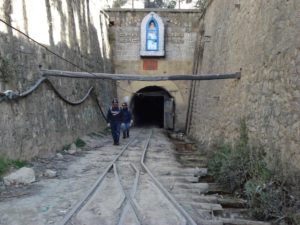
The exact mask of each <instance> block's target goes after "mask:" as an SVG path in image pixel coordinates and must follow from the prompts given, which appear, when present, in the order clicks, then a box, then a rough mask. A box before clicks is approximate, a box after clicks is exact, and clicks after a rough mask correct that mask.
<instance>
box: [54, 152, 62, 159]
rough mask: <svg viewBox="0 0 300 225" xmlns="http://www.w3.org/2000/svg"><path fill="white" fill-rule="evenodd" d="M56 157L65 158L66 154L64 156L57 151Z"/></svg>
mask: <svg viewBox="0 0 300 225" xmlns="http://www.w3.org/2000/svg"><path fill="white" fill-rule="evenodd" d="M56 157H57V158H58V159H63V158H64V156H63V155H62V154H61V153H57V154H56Z"/></svg>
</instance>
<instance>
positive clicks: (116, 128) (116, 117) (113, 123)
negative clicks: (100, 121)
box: [107, 98, 123, 145]
mask: <svg viewBox="0 0 300 225" xmlns="http://www.w3.org/2000/svg"><path fill="white" fill-rule="evenodd" d="M122 119H123V110H122V108H120V107H119V103H118V99H116V98H114V99H113V100H112V106H111V107H110V108H109V110H108V112H107V127H111V134H112V137H113V140H114V145H119V139H120V127H121V123H122Z"/></svg>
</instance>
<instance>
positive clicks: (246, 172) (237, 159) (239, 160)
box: [208, 120, 299, 224]
mask: <svg viewBox="0 0 300 225" xmlns="http://www.w3.org/2000/svg"><path fill="white" fill-rule="evenodd" d="M212 152H213V153H212V154H211V155H210V156H209V160H208V171H209V174H211V175H212V176H213V177H214V178H215V179H216V181H217V182H218V183H220V184H221V185H224V186H225V187H226V188H228V189H230V190H231V191H232V192H236V193H240V194H241V195H242V196H243V197H246V198H247V199H248V203H249V207H250V211H251V213H252V215H253V216H254V217H255V218H257V219H263V220H266V219H274V218H277V219H278V218H280V220H284V221H285V222H286V224H297V223H296V222H294V221H296V219H295V216H294V215H295V213H296V211H297V202H298V200H297V197H295V196H292V195H291V192H292V191H291V188H292V187H293V186H295V185H296V186H298V185H299V183H295V184H294V185H293V184H289V185H288V183H287V178H286V175H285V174H283V173H279V171H283V169H282V166H280V163H277V168H274V169H272V170H270V169H269V168H268V166H267V163H266V161H265V152H264V150H263V148H261V147H258V146H253V145H250V144H249V139H248V131H247V126H246V123H245V121H244V120H242V121H241V124H240V137H239V139H238V140H236V141H235V142H234V143H233V144H226V143H221V144H218V145H216V146H215V149H214V150H213V151H212ZM277 160H278V162H279V161H280V160H279V159H277ZM291 177H295V176H291ZM298 206H299V203H298ZM283 218H284V219H283ZM278 220H279V219H278Z"/></svg>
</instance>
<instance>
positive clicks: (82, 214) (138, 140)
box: [58, 130, 197, 225]
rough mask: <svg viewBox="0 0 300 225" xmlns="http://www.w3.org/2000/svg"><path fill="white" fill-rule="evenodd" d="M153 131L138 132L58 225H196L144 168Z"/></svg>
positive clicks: (149, 171) (146, 168)
mask: <svg viewBox="0 0 300 225" xmlns="http://www.w3.org/2000/svg"><path fill="white" fill-rule="evenodd" d="M152 132H153V131H152V130H151V131H149V130H144V131H142V130H141V132H138V135H137V136H135V137H134V138H132V139H130V140H129V141H128V143H127V144H126V145H125V146H124V147H123V148H122V149H121V150H120V152H119V154H118V155H116V156H115V157H114V159H113V160H111V161H110V162H109V163H108V166H107V167H106V169H105V170H104V172H103V173H102V174H101V176H100V177H99V178H98V180H97V181H96V182H95V184H94V185H93V186H92V187H91V188H90V190H89V191H88V192H87V193H86V194H85V195H84V197H83V198H82V199H81V200H80V201H79V202H78V203H77V204H76V205H75V206H74V207H73V208H72V209H71V210H70V211H69V212H68V213H67V214H66V216H65V217H64V219H63V220H62V221H60V222H59V223H58V224H59V225H67V224H85V225H88V224H93V225H95V224H101V225H105V224H118V225H129V224H131V225H139V224H145V225H152V224H153V225H154V224H155V225H159V224H161V225H166V224H172V225H176V224H178V225H196V224H197V223H196V222H195V221H194V219H193V218H192V217H191V216H190V215H189V214H188V213H187V212H186V211H185V210H184V208H182V207H181V206H180V205H179V204H178V202H177V201H176V200H175V199H174V198H173V197H172V196H171V195H170V194H169V193H168V192H167V191H166V189H165V188H164V187H163V185H161V183H160V182H159V181H158V180H157V179H156V178H155V176H154V175H153V174H152V172H151V170H150V169H149V168H148V167H147V165H146V163H145V161H147V160H148V159H147V150H148V149H149V143H150V141H151V138H152Z"/></svg>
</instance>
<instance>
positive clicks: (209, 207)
mask: <svg viewBox="0 0 300 225" xmlns="http://www.w3.org/2000/svg"><path fill="white" fill-rule="evenodd" d="M180 203H181V204H182V205H184V206H187V205H190V206H192V207H193V208H194V209H201V210H208V211H211V212H214V211H223V207H222V206H221V205H220V204H214V203H202V202H189V201H180Z"/></svg>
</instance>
